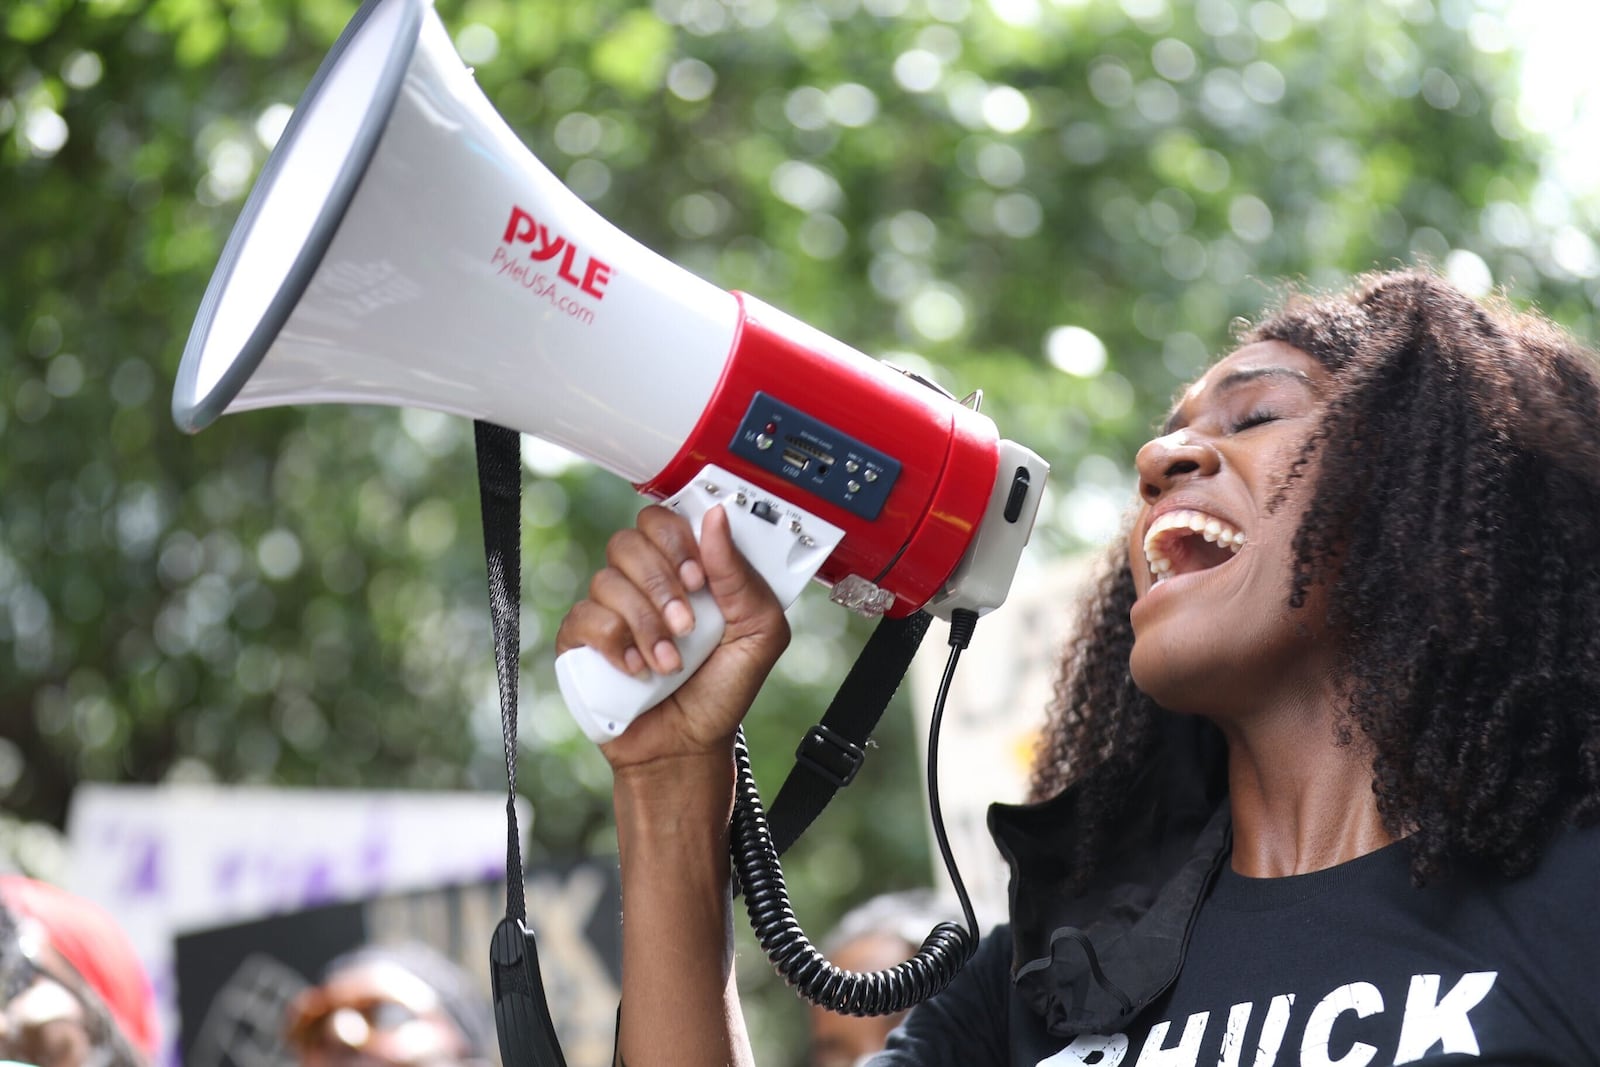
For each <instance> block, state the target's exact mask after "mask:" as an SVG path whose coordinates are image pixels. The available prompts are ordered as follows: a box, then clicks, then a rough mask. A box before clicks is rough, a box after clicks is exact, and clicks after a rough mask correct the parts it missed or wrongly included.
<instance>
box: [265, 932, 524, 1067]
mask: <svg viewBox="0 0 1600 1067" xmlns="http://www.w3.org/2000/svg"><path fill="white" fill-rule="evenodd" d="M287 1036H288V1040H289V1045H290V1047H291V1048H292V1049H293V1050H294V1052H295V1056H296V1058H297V1059H298V1060H299V1062H300V1063H301V1064H302V1067H365V1065H377V1064H394V1065H395V1067H453V1065H457V1064H460V1065H488V1064H493V1063H495V1062H496V1057H495V1055H494V1052H493V1049H494V1048H495V1041H496V1039H495V1030H494V1014H493V1009H491V1008H490V1006H489V1001H488V998H487V997H486V996H484V995H483V994H481V993H480V992H479V990H478V989H477V987H476V986H474V985H473V983H472V981H471V979H470V978H469V977H468V976H467V975H466V974H465V973H464V972H463V971H462V970H461V968H459V967H457V966H456V965H455V964H454V963H451V962H450V961H449V960H448V959H446V958H445V957H444V956H442V955H440V954H439V953H438V952H436V951H434V950H433V949H431V948H429V947H427V946H426V945H422V944H418V943H406V944H395V945H366V946H363V947H361V948H358V949H356V950H354V951H352V952H349V953H346V954H345V955H342V956H339V957H337V958H336V959H334V960H333V961H332V962H331V963H329V964H328V966H327V967H326V968H325V969H324V970H323V973H322V980H321V981H320V982H319V983H318V984H317V985H315V986H312V987H311V988H309V989H307V990H305V991H304V992H302V993H301V994H300V995H299V996H297V997H296V998H295V999H294V1001H293V1002H292V1003H291V1004H290V1005H289V1012H288V1020H287Z"/></svg>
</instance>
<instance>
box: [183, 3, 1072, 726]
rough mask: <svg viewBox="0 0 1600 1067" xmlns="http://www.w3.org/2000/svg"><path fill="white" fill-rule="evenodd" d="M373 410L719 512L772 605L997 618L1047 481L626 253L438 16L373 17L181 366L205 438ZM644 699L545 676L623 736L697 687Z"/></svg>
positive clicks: (306, 120) (875, 374) (712, 634)
mask: <svg viewBox="0 0 1600 1067" xmlns="http://www.w3.org/2000/svg"><path fill="white" fill-rule="evenodd" d="M317 403H347V404H386V405H395V406H403V407H419V408H428V409H432V410H436V411H442V412H449V413H453V414H457V415H463V416H467V417H470V418H473V419H478V420H482V421H485V422H490V423H495V424H498V425H501V426H504V427H508V428H510V429H513V430H517V431H520V432H522V433H527V434H532V435H534V436H537V437H540V438H543V439H545V440H547V441H550V442H553V443H556V444H559V445H562V446H564V447H566V448H568V449H570V450H571V451H573V452H576V453H578V454H579V455H581V456H584V457H586V458H587V459H589V460H590V461H592V462H593V463H595V464H597V465H598V466H600V467H602V468H604V469H606V470H609V471H611V472H612V473H614V474H617V475H619V476H621V477H623V478H626V479H627V480H628V481H629V482H631V483H632V484H633V485H634V486H635V487H637V488H638V490H639V491H640V492H641V493H643V494H645V495H646V496H649V497H652V498H655V499H660V500H664V501H666V502H668V503H669V504H670V505H672V506H674V507H677V508H678V509H679V510H681V511H683V512H684V513H685V514H686V515H688V516H689V517H690V519H691V520H692V521H695V522H696V523H698V519H699V517H700V516H701V515H703V514H704V513H705V512H706V511H707V510H708V509H710V508H712V507H716V506H722V507H723V508H724V509H725V510H726V511H727V513H728V517H729V519H730V526H731V527H732V529H733V537H734V540H735V543H736V544H737V545H738V547H739V548H740V549H741V550H742V551H743V552H744V553H745V555H746V556H748V557H750V559H751V561H752V562H753V563H754V564H755V566H756V567H757V568H758V569H759V570H760V571H761V572H762V574H763V575H764V576H765V577H766V578H767V580H768V582H769V583H771V585H772V586H773V589H774V591H775V592H776V593H777V594H778V596H779V598H780V599H781V600H783V602H784V604H785V606H787V605H788V604H789V603H791V602H792V601H793V600H794V598H795V597H796V596H798V595H799V592H800V590H801V589H802V588H803V587H804V586H805V585H806V584H808V583H809V582H810V581H811V580H812V579H813V578H815V579H816V580H818V581H820V582H821V583H822V584H824V585H826V586H828V587H830V589H831V590H832V594H833V598H834V599H836V600H838V601H839V602H841V603H843V604H845V605H846V606H848V607H852V608H854V609H856V610H859V611H863V612H866V613H868V614H884V613H887V614H888V615H890V616H891V617H904V616H906V615H909V614H911V613H912V612H914V611H917V610H919V609H922V608H927V609H928V610H929V611H932V612H933V613H935V614H939V615H942V616H944V617H946V618H948V617H949V614H950V613H951V612H952V611H955V610H957V609H965V610H970V611H973V612H976V613H978V614H982V613H983V612H986V611H988V610H991V609H993V608H994V607H997V606H998V605H999V604H1000V603H1001V602H1002V601H1003V600H1004V599H1005V595H1006V592H1007V590H1008V589H1009V587H1010V583H1011V579H1012V576H1013V574H1014V572H1015V570H1016V566H1017V562H1018V558H1019V556H1020V553H1021V551H1022V549H1023V546H1024V545H1025V544H1026V542H1027V540H1028V536H1029V533H1030V531H1031V529H1032V526H1033V520H1034V516H1035V513H1036V511H1037V509H1038V505H1039V498H1040V494H1041V492H1042V490H1043V487H1044V481H1045V477H1046V475H1047V473H1048V466H1047V465H1046V464H1045V462H1044V461H1043V460H1041V459H1040V458H1039V457H1038V456H1037V455H1035V454H1034V453H1033V452H1031V451H1029V450H1028V449H1026V448H1024V447H1022V446H1021V445H1018V444H1016V443H1015V442H1013V441H1009V440H1004V439H1001V438H1000V437H999V435H998V433H997V432H996V429H995V426H994V424H993V422H992V421H991V420H990V419H988V418H987V417H986V416H983V415H981V414H979V413H978V412H977V411H975V410H973V409H972V408H969V407H968V406H965V405H963V404H962V403H961V402H959V401H957V400H956V399H955V398H954V397H953V396H951V395H949V394H947V393H945V392H944V391H943V390H940V389H938V388H937V387H934V386H931V385H930V383H927V382H926V381H923V380H921V379H918V378H916V377H914V376H911V375H908V374H906V373H903V372H900V371H898V370H896V369H894V368H892V367H890V366H888V365H886V364H884V363H881V362H879V361H877V360H874V359H871V358H869V357H867V356H865V355H863V354H862V353H860V352H858V351H856V350H854V349H852V348H850V347H848V346H847V345H844V344H843V343H841V342H839V341H837V340H835V339H834V338H832V337H829V336H827V335H826V334H824V333H822V332H820V331H818V330H816V329H813V328H811V327H810V326H807V325H806V324H804V323H802V322H800V321H799V320H797V319H795V318H793V317H792V316H790V315H787V314H784V313H783V312H781V311H778V310H777V309H776V308H773V307H771V306H769V305H768V304H765V303H763V302H761V301H760V300H757V299H756V298H754V297H752V296H749V295H747V294H744V293H738V292H728V291H725V290H723V289H720V288H718V287H717V286H715V285H713V284H711V283H709V282H707V281H704V280H703V279H701V278H699V277H697V276H695V275H694V274H692V273H690V272H689V271H686V270H684V269H682V268H681V267H678V266H676V265H674V264H673V263H671V262H669V261H668V260H666V259H665V258H663V257H661V256H659V255H657V254H656V253H654V252H652V251H651V250H649V249H647V248H645V247H644V246H643V245H641V244H640V243H639V242H637V241H635V240H633V239H632V238H630V237H628V236H627V235H625V234H623V233H622V232H621V231H619V230H618V229H617V228H616V227H614V226H612V225H611V224H610V223H608V222H607V221H606V220H605V219H603V218H601V217H600V216H599V215H598V214H597V213H596V212H595V211H594V210H592V209H591V208H589V207H588V205H586V204H585V203H583V202H582V201H581V200H580V199H579V198H578V197H577V196H576V195H574V194H573V193H572V192H571V191H570V190H568V189H567V188H566V187H565V186H563V185H562V183H561V182H560V181H559V180H558V179H557V178H556V177H555V176H554V175H552V174H551V173H550V171H549V170H547V169H546V168H545V167H544V166H543V165H542V164H541V163H540V162H539V160H538V159H536V158H535V157H534V156H533V154H532V153H531V152H529V151H528V149H527V148H526V147H525V146H524V145H523V144H522V143H521V142H520V141H519V140H518V139H517V137H516V136H515V135H514V134H513V133H512V131H511V130H510V128H509V127H508V126H507V125H506V123H505V122H504V120H502V119H501V118H500V116H499V114H498V113H497V112H496V111H495V110H494V108H493V107H492V105H490V103H489V102H488V100H487V99H486V98H485V97H484V95H483V94H482V92H481V91H480V90H479V89H478V86H477V84H476V82H475V81H474V80H473V77H472V74H471V71H470V70H469V69H468V68H467V67H466V66H465V65H464V64H463V63H462V62H461V60H460V58H459V57H458V56H457V55H456V53H455V50H454V48H453V47H452V45H451V43H450V39H449V36H448V34H447V32H446V31H445V28H444V26H443V24H442V23H441V22H440V21H439V19H438V17H437V15H435V14H434V12H433V10H432V6H431V3H430V0H369V2H368V3H366V4H365V5H364V6H363V7H362V8H361V10H360V11H359V12H358V13H357V15H356V16H355V18H354V19H353V20H352V22H351V23H350V25H349V26H348V27H347V28H346V30H345V32H344V34H343V35H342V36H341V37H340V39H339V41H338V43H337V44H336V45H335V46H334V48H333V50H332V51H331V52H330V53H329V55H328V58H327V59H326V60H324V62H323V64H322V67H321V68H320V69H319V70H318V72H317V75H316V77H315V79H314V80H313V82H312V83H311V85H310V87H309V88H308V89H307V91H306V94H305V96H304V97H303V98H302V100H301V102H300V104H299V106H298V107H296V109H295V111H294V115H293V117H292V119H291V120H290V122H289V124H288V126H287V128H286V129H285V130H284V133H283V135H282V137H281V138H280V140H279V141H278V144H277V145H276V147H275V148H274V150H273V152H272V154H271V156H270V158H269V159H268V160H267V163H266V165H265V168H264V169H263V171H262V173H261V176H260V178H259V179H258V180H257V182H256V185H255V187H254V188H253V189H252V190H251V193H250V195H249V197H248V199H247V200H246V202H245V206H244V209H243V212H242V213H241V215H240V218H239V220H238V222H237V223H236V224H235V226H234V229H233V232H232V234H231V235H230V236H229V239H228V241H227V244H226V246H225V247H224V250H223V254H222V259H221V262H220V264H219V266H218V267H217V270H216V272H215V274H214V276H213V277H212V279H211V282H210V285H209V287H208V288H207V290H206V294H205V298H204V300H203V303H202V304H201V307H200V311H199V315H198V317H197V319H196V321H195V324H194V327H193V330H192V331H191V333H190V336H189V340H188V344H187V346H186V347H185V349H184V353H183V361H182V364H181V366H180V368H179V372H178V379H177V385H176V390H175V392H174V395H173V401H172V411H173V417H174V419H175V420H176V422H177V424H178V425H179V426H180V427H181V428H183V429H184V430H187V431H190V432H194V431H198V430H200V429H202V428H203V427H205V426H206V425H208V424H209V423H210V422H211V421H213V420H214V419H215V418H217V417H218V416H219V415H221V414H224V413H227V412H237V411H245V410H249V409H253V408H264V407H272V406H278V405H288V404H317ZM694 608H695V615H696V618H697V626H696V629H695V632H694V633H692V634H690V635H688V636H687V637H685V638H682V639H680V641H679V644H680V651H681V652H682V659H683V661H684V666H683V668H682V669H681V670H679V671H677V672H675V673H674V674H672V675H668V676H658V677H653V678H652V679H650V680H649V681H640V680H639V679H637V678H632V677H629V676H627V675H625V674H623V673H622V672H620V671H617V670H616V669H614V668H613V667H611V666H610V665H609V664H608V663H606V661H605V660H604V659H603V658H602V657H601V656H600V654H599V653H597V652H595V651H594V650H592V649H587V648H580V649H574V650H571V651H569V652H567V653H564V654H563V655H562V656H560V657H558V660H557V675H558V679H559V680H560V684H561V690H562V694H563V696H564V697H565V699H566V702H567V705H568V707H569V708H570V709H571V711H572V713H573V715H574V717H575V718H576V719H577V720H578V722H579V724H580V726H582V727H583V729H584V731H585V733H587V734H588V735H589V736H590V737H591V738H593V739H594V740H596V741H603V740H606V739H608V738H611V737H615V736H617V735H618V734H619V733H621V731H622V730H624V729H626V727H627V725H628V724H629V723H630V722H632V721H633V719H634V718H635V717H636V716H637V715H638V714H639V713H641V712H642V711H644V710H645V709H647V708H649V707H651V706H653V705H654V704H656V703H658V702H659V701H660V700H661V699H662V698H663V697H665V696H666V695H667V694H668V693H670V692H671V691H672V690H673V689H675V688H676V687H677V685H679V684H681V682H682V681H684V680H685V679H686V678H687V677H688V675H689V674H690V673H692V672H693V670H694V669H695V668H696V667H697V666H698V665H699V664H700V663H701V662H703V661H704V658H705V656H707V655H709V653H710V651H711V650H712V648H714V647H715V645H716V643H717V639H718V638H719V637H720V634H721V627H722V618H721V615H720V614H719V613H718V612H717V610H716V607H715V604H714V603H712V602H711V600H710V598H709V594H702V595H701V597H700V599H699V600H698V601H697V602H696V603H695V604H694Z"/></svg>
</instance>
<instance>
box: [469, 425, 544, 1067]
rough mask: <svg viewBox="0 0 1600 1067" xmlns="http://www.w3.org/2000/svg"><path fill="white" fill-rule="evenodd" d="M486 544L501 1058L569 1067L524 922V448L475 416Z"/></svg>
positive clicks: (494, 962)
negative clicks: (497, 752) (495, 716)
mask: <svg viewBox="0 0 1600 1067" xmlns="http://www.w3.org/2000/svg"><path fill="white" fill-rule="evenodd" d="M473 434H474V437H475V439H476V443H477V449H478V496H479V500H480V503H481V506H482V509H483V551H484V558H485V561H486V562H487V564H488V568H489V615H490V619H491V621H492V622H493V625H494V667H495V673H496V675H497V676H498V677H499V681H500V735H501V739H502V740H503V741H504V743H505V749H506V916H505V918H504V919H501V920H500V924H499V925H498V926H497V927H495V931H494V937H493V938H492V939H491V941H490V943H489V977H490V985H491V988H492V990H493V993H494V1021H495V1030H496V1031H497V1033H498V1034H499V1036H500V1062H502V1063H504V1064H506V1067H566V1062H567V1061H566V1060H565V1059H563V1058H562V1055H561V1044H560V1042H559V1041H557V1040H556V1031H555V1024H554V1023H553V1022H552V1021H551V1018H550V1006H549V1004H548V1003H547V1002H546V1000H545V995H544V982H543V980H542V979H541V978H540V975H539V951H538V945H537V944H536V943H535V941H534V936H533V931H532V930H530V929H528V927H527V926H526V925H525V924H524V921H523V920H525V919H526V918H527V904H526V902H525V901H524V899H523V893H522V847H521V842H520V841H519V839H518V838H519V834H518V832H517V668H518V657H517V653H518V650H519V647H520V635H519V627H518V624H517V613H518V610H519V608H520V606H521V603H522V451H521V447H520V440H519V435H518V434H517V432H516V431H515V430H508V429H505V428H504V427H502V426H495V425H492V424H491V423H487V422H474V423H473Z"/></svg>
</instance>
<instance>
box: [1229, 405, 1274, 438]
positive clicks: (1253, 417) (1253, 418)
mask: <svg viewBox="0 0 1600 1067" xmlns="http://www.w3.org/2000/svg"><path fill="white" fill-rule="evenodd" d="M1278 418H1279V415H1278V413H1277V412H1276V411H1273V410H1271V409H1270V408H1256V409H1255V410H1254V411H1252V412H1250V414H1248V415H1246V416H1245V417H1244V418H1242V419H1240V420H1238V421H1237V422H1235V423H1234V424H1233V431H1232V432H1233V433H1240V432H1242V431H1244V430H1248V429H1251V428H1252V427H1255V426H1260V425H1261V424H1262V423H1266V422H1276V421H1277V420H1278Z"/></svg>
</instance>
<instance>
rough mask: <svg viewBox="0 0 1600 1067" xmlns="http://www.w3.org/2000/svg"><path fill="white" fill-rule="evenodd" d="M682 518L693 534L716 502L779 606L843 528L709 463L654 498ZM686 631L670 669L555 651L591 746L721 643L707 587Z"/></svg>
mask: <svg viewBox="0 0 1600 1067" xmlns="http://www.w3.org/2000/svg"><path fill="white" fill-rule="evenodd" d="M662 503H663V504H664V505H665V506H666V507H670V508H672V509H673V510H675V511H677V512H679V513H680V514H682V515H683V517H684V518H686V519H688V520H689V524H690V526H691V527H692V528H693V529H694V535H695V538H696V539H697V540H698V539H699V537H700V525H701V520H702V519H704V517H705V515H706V512H708V511H710V510H711V509H712V508H714V507H721V508H722V509H723V510H724V512H725V513H726V514H727V516H728V530H729V533H730V534H731V535H732V539H733V543H734V546H735V547H736V548H738V550H739V552H740V553H741V554H742V555H743V556H744V557H745V559H746V560H748V561H749V563H750V565H751V566H752V567H753V568H754V569H755V570H756V572H757V573H759V574H760V575H761V576H762V577H763V578H764V579H766V582H767V584H768V585H769V586H771V588H772V592H773V594H774V595H775V596H777V598H778V601H779V603H781V604H782V605H783V606H784V607H785V608H787V607H788V606H789V605H790V604H792V603H794V600H795V598H796V597H797V596H799V595H800V590H801V589H803V588H804V587H805V584H806V583H807V582H808V581H810V580H811V578H812V577H813V576H815V574H816V573H817V570H818V568H820V567H821V566H822V564H823V563H824V562H826V560H827V558H828V556H829V555H830V554H831V553H832V552H833V550H834V548H835V547H837V546H838V544H839V541H840V540H841V539H842V538H843V537H844V531H843V530H842V529H840V528H839V527H837V526H835V525H833V524H832V523H829V522H827V521H825V520H823V519H819V518H817V517H816V516H815V515H812V514H810V513H809V512H806V511H803V510H801V509H800V508H798V507H795V506H794V505H792V504H790V503H788V502H787V501H784V500H780V499H778V498H776V497H774V496H772V494H770V493H768V492H766V491H765V490H763V489H760V488H757V487H755V486H753V485H751V484H750V483H747V482H744V481H742V480H741V479H739V478H737V477H735V476H734V475H732V474H730V473H729V472H728V471H726V470H724V469H722V468H720V467H717V466H715V465H707V466H706V467H705V468H704V469H702V470H701V471H700V473H699V474H698V475H696V476H695V478H694V479H693V480H692V481H691V482H690V483H689V485H687V486H685V487H684V489H683V490H682V491H680V492H678V493H677V494H675V495H674V496H672V497H671V498H669V499H667V500H664V501H662ZM689 607H690V608H691V609H692V610H693V611H694V629H693V630H691V631H689V633H687V634H685V635H683V636H682V637H679V638H677V639H676V640H675V642H674V643H675V644H676V645H677V647H678V655H679V657H680V658H681V659H682V661H683V666H682V667H681V668H679V669H678V670H676V671H673V672H672V673H671V674H651V675H648V676H647V677H643V678H636V677H634V676H632V675H629V674H626V673H624V672H623V671H621V670H618V669H617V668H616V667H614V666H612V664H611V663H610V661H608V660H607V659H606V658H605V656H604V655H602V654H601V653H600V652H598V651H596V650H595V649H593V648H589V647H587V646H581V647H578V648H573V649H569V650H567V651H566V652H563V653H562V654H561V655H559V656H557V657H556V682H557V684H559V685H560V687H561V695H562V697H563V698H564V699H565V700H566V703H567V710H568V711H570V712H571V713H572V717H573V719H574V720H575V721H576V722H577V724H578V727H579V728H580V729H581V730H583V732H584V735H585V736H587V737H588V738H589V740H591V741H593V742H594V743H595V744H603V743H604V742H606V741H610V740H611V739H613V738H615V737H618V736H620V735H621V734H622V732H623V731H624V730H626V729H627V728H628V726H629V724H630V723H632V722H633V720H635V719H637V718H638V717H639V716H640V715H642V714H644V713H645V712H646V711H648V710H649V709H651V708H653V707H655V706H656V705H657V704H659V703H661V702H662V701H663V700H665V699H666V698H667V697H669V696H671V695H672V694H673V693H674V692H676V691H677V689H678V687H679V686H681V685H682V684H683V683H684V682H686V681H688V680H689V678H690V676H691V675H693V674H694V672H695V671H696V670H698V669H699V668H700V666H701V665H702V664H704V663H705V661H706V660H707V659H709V658H710V656H711V653H713V652H714V651H716V648H717V646H718V645H719V644H720V643H721V642H722V635H723V632H724V630H725V629H726V623H725V621H724V620H723V617H722V612H721V611H720V610H718V608H717V602H716V600H715V598H713V597H712V595H711V593H710V591H709V589H705V588H702V589H700V590H697V591H696V592H694V593H691V594H689Z"/></svg>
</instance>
